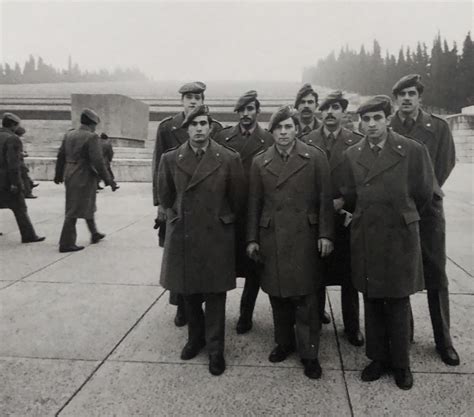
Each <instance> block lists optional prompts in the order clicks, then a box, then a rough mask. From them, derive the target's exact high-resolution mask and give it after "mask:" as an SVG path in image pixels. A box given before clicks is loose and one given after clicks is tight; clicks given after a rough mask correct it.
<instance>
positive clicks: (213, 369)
mask: <svg viewBox="0 0 474 417" xmlns="http://www.w3.org/2000/svg"><path fill="white" fill-rule="evenodd" d="M224 371H225V359H224V356H223V355H222V354H221V353H219V354H214V355H209V372H210V373H211V374H212V375H216V376H217V375H221V374H223V373H224Z"/></svg>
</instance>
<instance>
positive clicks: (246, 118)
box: [238, 101, 258, 128]
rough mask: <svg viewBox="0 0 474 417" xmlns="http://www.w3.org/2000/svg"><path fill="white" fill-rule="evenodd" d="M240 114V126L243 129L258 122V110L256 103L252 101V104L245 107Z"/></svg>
mask: <svg viewBox="0 0 474 417" xmlns="http://www.w3.org/2000/svg"><path fill="white" fill-rule="evenodd" d="M238 114H239V121H240V124H241V125H242V126H243V127H245V128H249V127H252V126H253V125H254V124H255V122H256V121H257V115H258V110H257V106H256V104H255V101H252V102H251V103H249V104H247V105H245V106H244V107H243V108H242V109H240V110H239V112H238Z"/></svg>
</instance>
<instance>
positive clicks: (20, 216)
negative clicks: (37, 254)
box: [0, 192, 37, 241]
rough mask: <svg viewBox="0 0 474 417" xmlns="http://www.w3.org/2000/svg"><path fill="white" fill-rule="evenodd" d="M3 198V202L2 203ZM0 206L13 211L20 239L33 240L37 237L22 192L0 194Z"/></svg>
mask: <svg viewBox="0 0 474 417" xmlns="http://www.w3.org/2000/svg"><path fill="white" fill-rule="evenodd" d="M3 200H5V203H2V202H3ZM0 207H1V208H9V209H10V210H11V211H13V214H14V216H15V220H16V223H17V225H18V229H19V230H20V235H21V240H23V241H26V240H33V239H35V238H36V237H37V235H36V232H35V229H34V227H33V224H32V223H31V220H30V216H29V215H28V208H27V207H26V204H25V199H24V196H23V193H22V192H21V193H19V194H16V195H13V196H12V194H5V198H3V195H1V196H0Z"/></svg>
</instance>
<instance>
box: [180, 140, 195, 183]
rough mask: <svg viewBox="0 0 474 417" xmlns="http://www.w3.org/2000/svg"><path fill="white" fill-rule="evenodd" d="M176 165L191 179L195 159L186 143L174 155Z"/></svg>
mask: <svg viewBox="0 0 474 417" xmlns="http://www.w3.org/2000/svg"><path fill="white" fill-rule="evenodd" d="M176 165H177V166H178V168H180V169H181V170H182V171H184V172H185V173H186V174H188V175H189V177H190V178H191V177H192V176H193V175H194V171H196V157H195V156H194V153H193V150H192V149H191V147H190V146H189V145H188V142H185V143H183V144H182V145H181V146H180V147H179V148H178V152H177V153H176Z"/></svg>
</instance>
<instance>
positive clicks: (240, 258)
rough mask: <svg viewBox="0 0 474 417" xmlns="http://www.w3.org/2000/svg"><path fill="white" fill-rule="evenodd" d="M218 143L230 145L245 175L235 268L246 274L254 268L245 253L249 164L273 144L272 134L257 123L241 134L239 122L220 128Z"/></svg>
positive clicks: (237, 227)
mask: <svg viewBox="0 0 474 417" xmlns="http://www.w3.org/2000/svg"><path fill="white" fill-rule="evenodd" d="M215 140H216V142H218V143H222V144H224V145H226V146H230V147H231V148H232V149H234V150H235V151H237V152H238V153H239V155H240V159H241V161H242V165H243V168H244V176H245V185H244V188H245V199H244V202H243V203H244V204H243V205H242V210H241V213H240V215H239V216H238V218H237V223H236V238H237V242H236V243H237V247H236V249H237V254H236V270H237V276H244V277H246V276H248V274H249V273H252V271H253V270H254V269H255V265H254V263H253V261H251V260H250V259H249V258H248V256H247V254H246V246H247V239H246V237H247V236H246V227H247V198H246V197H247V195H248V184H249V174H250V166H251V165H252V160H253V157H254V156H255V155H256V154H257V153H259V152H261V151H262V150H264V149H267V148H268V147H269V146H270V145H272V144H273V136H272V134H271V133H269V132H267V131H266V130H265V129H263V128H262V127H261V126H260V125H259V124H258V123H257V125H256V127H255V129H254V131H253V132H252V134H251V135H250V136H244V135H242V130H241V129H240V126H239V124H237V125H236V126H234V127H228V128H225V129H222V130H221V131H220V132H218V133H217V134H216V136H215Z"/></svg>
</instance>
